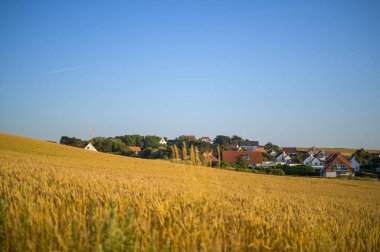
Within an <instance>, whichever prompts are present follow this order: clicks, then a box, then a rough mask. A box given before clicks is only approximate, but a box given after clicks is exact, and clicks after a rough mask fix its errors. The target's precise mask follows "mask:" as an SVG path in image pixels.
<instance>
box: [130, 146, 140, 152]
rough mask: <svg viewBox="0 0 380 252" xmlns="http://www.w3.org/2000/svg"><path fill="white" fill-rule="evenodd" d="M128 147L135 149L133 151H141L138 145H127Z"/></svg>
mask: <svg viewBox="0 0 380 252" xmlns="http://www.w3.org/2000/svg"><path fill="white" fill-rule="evenodd" d="M128 148H129V149H131V151H135V152H140V151H141V148H140V147H138V146H128Z"/></svg>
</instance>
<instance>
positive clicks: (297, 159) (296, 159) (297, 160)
mask: <svg viewBox="0 0 380 252" xmlns="http://www.w3.org/2000/svg"><path fill="white" fill-rule="evenodd" d="M293 162H294V163H298V164H302V154H301V153H297V154H296V155H295V156H294V157H293Z"/></svg>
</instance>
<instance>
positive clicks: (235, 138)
mask: <svg viewBox="0 0 380 252" xmlns="http://www.w3.org/2000/svg"><path fill="white" fill-rule="evenodd" d="M241 141H243V138H241V137H239V136H237V135H233V136H232V137H231V144H239V143H240V142H241Z"/></svg>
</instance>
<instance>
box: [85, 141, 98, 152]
mask: <svg viewBox="0 0 380 252" xmlns="http://www.w3.org/2000/svg"><path fill="white" fill-rule="evenodd" d="M84 149H85V150H90V151H98V150H97V149H95V147H94V146H93V145H92V144H91V143H88V144H87V145H86V147H84Z"/></svg>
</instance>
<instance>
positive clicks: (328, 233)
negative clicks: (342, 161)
mask: <svg viewBox="0 0 380 252" xmlns="http://www.w3.org/2000/svg"><path fill="white" fill-rule="evenodd" d="M0 177H1V184H0V186H1V187H0V196H1V199H0V200H1V201H0V250H1V251H8V250H14V251H25V250H28V251H51V250H55V251H73V250H74V251H78V250H81V251H83V250H85V251H90V250H91V251H137V250H139V251H141V250H142V251H145V250H153V251H154V250H157V251H163V250H173V251H182V250H185V251H189V250H216V251H241V250H253V251H258V250H260V251H267V250H289V251H299V250H308V251H343V250H344V251H347V250H348V251H352V250H355V251H376V250H379V249H380V220H379V218H378V217H379V216H380V199H379V197H377V196H376V195H377V193H378V191H379V189H380V183H379V182H378V181H355V180H341V179H326V178H303V177H288V176H273V175H261V174H252V173H240V172H235V171H227V170H219V169H215V168H207V167H198V166H190V165H184V164H177V163H172V162H169V161H163V160H145V159H138V158H130V157H124V156H117V155H112V154H106V153H99V152H91V151H86V150H83V149H79V148H75V147H70V146H64V145H59V144H56V143H50V142H46V141H41V140H35V139H31V138H25V137H19V136H12V135H8V134H0Z"/></svg>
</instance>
